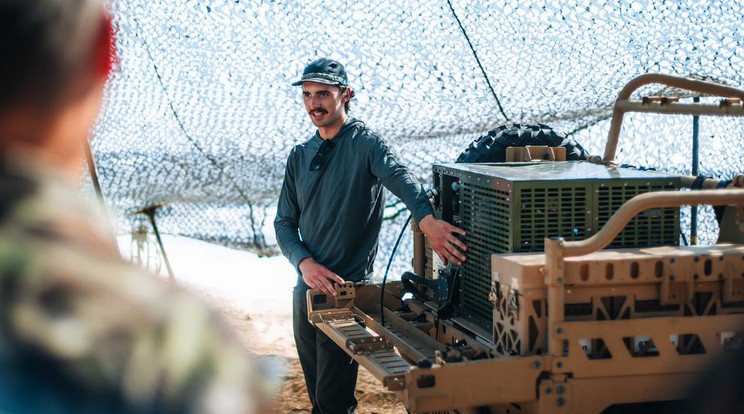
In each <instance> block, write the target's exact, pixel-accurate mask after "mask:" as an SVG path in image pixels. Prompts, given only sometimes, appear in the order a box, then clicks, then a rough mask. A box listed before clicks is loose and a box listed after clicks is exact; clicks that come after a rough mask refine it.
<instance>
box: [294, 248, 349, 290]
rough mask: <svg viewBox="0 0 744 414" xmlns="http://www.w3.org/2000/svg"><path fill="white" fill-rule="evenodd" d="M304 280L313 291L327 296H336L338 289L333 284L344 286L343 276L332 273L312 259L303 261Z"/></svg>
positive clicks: (301, 265)
mask: <svg viewBox="0 0 744 414" xmlns="http://www.w3.org/2000/svg"><path fill="white" fill-rule="evenodd" d="M299 268H300V273H302V280H304V281H305V284H306V285H308V286H310V288H311V289H314V290H317V291H320V292H323V293H325V294H326V295H331V296H336V294H337V292H336V288H335V287H334V286H333V283H331V282H336V283H337V284H343V283H344V279H342V278H341V276H339V275H337V274H335V273H333V272H331V271H330V270H328V268H327V267H325V266H323V265H322V264H320V263H318V262H316V261H315V259H313V258H312V257H307V258H305V259H302V261H301V262H300V265H299Z"/></svg>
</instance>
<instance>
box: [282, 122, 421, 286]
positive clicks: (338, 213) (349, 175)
mask: <svg viewBox="0 0 744 414" xmlns="http://www.w3.org/2000/svg"><path fill="white" fill-rule="evenodd" d="M322 142H323V139H322V138H320V135H319V134H318V133H316V134H315V135H314V136H313V137H312V138H310V139H309V140H308V141H306V142H304V143H302V144H300V145H297V146H296V147H294V148H293V149H292V151H291V152H290V154H289V158H288V160H287V169H286V172H285V176H284V184H283V186H282V191H281V194H280V196H279V204H278V207H277V214H276V219H275V220H274V228H275V230H276V237H277V241H278V242H279V247H280V248H281V249H282V253H284V255H285V256H286V257H287V258H288V259H289V261H290V262H291V263H292V265H294V266H295V268H296V269H298V274H299V268H298V266H299V264H300V261H302V260H303V259H305V258H307V257H312V258H314V259H315V260H316V261H317V262H318V263H320V264H322V265H324V266H326V267H327V268H328V269H330V270H331V271H333V272H334V273H336V274H338V275H339V276H341V277H342V278H344V279H345V280H349V281H355V282H356V281H361V280H363V279H364V278H365V277H366V276H367V275H368V274H370V273H371V272H372V265H373V263H374V259H375V255H376V254H377V242H378V237H379V233H380V227H381V226H382V217H383V212H384V198H383V185H384V186H385V187H386V188H388V189H389V190H390V191H392V192H393V194H395V195H396V196H398V197H399V198H400V199H401V200H403V202H404V203H405V204H406V206H407V207H408V208H409V209H410V210H411V212H412V214H413V218H414V219H415V220H416V222H417V223H418V222H419V221H420V220H421V219H422V218H424V217H425V216H426V215H428V214H432V213H433V210H432V208H431V204H430V203H429V199H428V198H427V196H426V193H425V191H424V189H423V187H422V185H421V183H420V182H419V181H418V180H417V179H416V178H415V177H414V176H413V174H411V173H410V172H409V171H408V169H407V168H405V167H404V166H402V165H401V164H400V163H398V161H397V160H396V159H395V157H394V156H393V154H392V153H391V151H390V149H389V148H388V146H387V144H385V142H384V141H383V140H382V139H380V138H379V137H378V136H376V135H375V134H373V133H371V132H370V131H369V130H368V129H367V128H366V126H365V125H364V123H363V122H361V121H359V120H356V119H353V118H350V119H349V120H348V121H347V122H346V124H344V126H343V127H342V128H341V130H340V131H339V133H338V134H337V135H336V136H335V137H334V138H333V142H334V143H335V147H334V148H333V149H332V150H331V152H330V153H329V154H328V155H327V156H326V157H325V164H326V165H325V166H324V167H323V168H325V171H324V172H322V173H321V171H323V168H321V169H320V170H319V171H310V163H311V161H312V159H313V157H315V155H316V153H317V152H318V148H319V147H320V145H321V143H322ZM318 178H320V181H319V182H318V183H317V184H315V181H316V180H317V179H318ZM313 188H314V190H313Z"/></svg>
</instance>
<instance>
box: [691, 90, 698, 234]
mask: <svg viewBox="0 0 744 414" xmlns="http://www.w3.org/2000/svg"><path fill="white" fill-rule="evenodd" d="M692 100H693V102H695V103H698V102H700V97H699V96H696V97H694V98H692ZM699 167H700V116H699V115H694V116H693V117H692V175H694V176H696V177H697V175H698V174H699V172H698V169H699ZM697 212H698V210H697V206H690V245H693V246H694V245H696V244H697V242H698V236H697Z"/></svg>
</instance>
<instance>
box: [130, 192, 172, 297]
mask: <svg viewBox="0 0 744 414" xmlns="http://www.w3.org/2000/svg"><path fill="white" fill-rule="evenodd" d="M158 208H160V206H159V205H156V206H150V207H145V208H143V209H142V210H140V211H139V212H140V213H142V214H144V215H146V216H147V218H148V219H150V224H151V225H152V231H153V232H154V233H155V239H156V240H157V241H158V246H159V247H160V253H162V254H163V261H164V262H165V268H166V269H168V280H169V281H170V282H171V283H175V281H176V277H175V276H174V274H173V268H171V265H170V260H168V254H167V253H166V252H165V247H164V246H163V239H161V238H160V230H158V225H157V224H155V211H157V209H158Z"/></svg>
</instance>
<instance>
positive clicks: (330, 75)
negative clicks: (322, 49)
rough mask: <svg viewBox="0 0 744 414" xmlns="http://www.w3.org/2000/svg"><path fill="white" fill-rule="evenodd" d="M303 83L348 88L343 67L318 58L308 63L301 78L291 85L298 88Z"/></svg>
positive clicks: (329, 60) (334, 62)
mask: <svg viewBox="0 0 744 414" xmlns="http://www.w3.org/2000/svg"><path fill="white" fill-rule="evenodd" d="M303 82H318V83H325V84H327V85H339V86H348V85H349V80H348V79H347V77H346V70H345V69H344V65H342V64H340V63H338V62H336V61H335V60H331V59H326V58H320V59H316V60H314V61H312V62H310V64H309V65H307V66H305V70H303V71H302V78H301V79H300V80H298V81H297V82H294V83H292V86H300V85H302V83H303Z"/></svg>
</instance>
